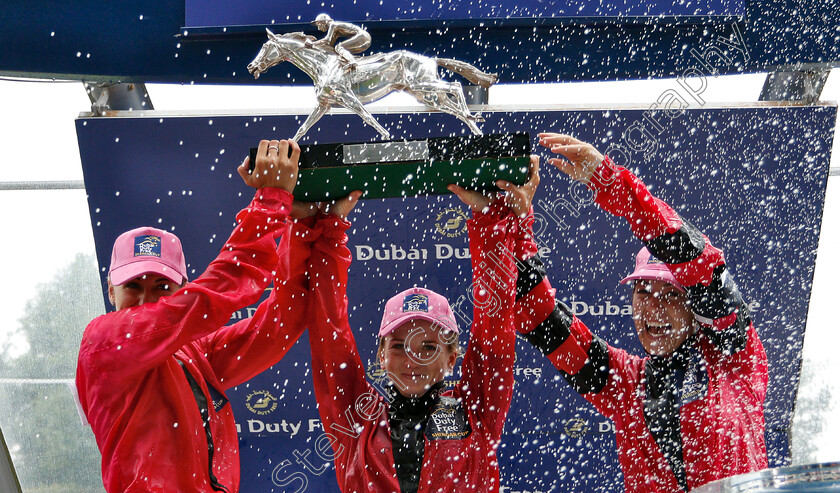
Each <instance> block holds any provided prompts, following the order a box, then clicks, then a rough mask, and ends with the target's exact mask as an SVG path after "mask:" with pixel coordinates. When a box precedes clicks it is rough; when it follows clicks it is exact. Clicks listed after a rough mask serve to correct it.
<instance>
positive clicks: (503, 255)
mask: <svg viewBox="0 0 840 493" xmlns="http://www.w3.org/2000/svg"><path fill="white" fill-rule="evenodd" d="M467 227H468V231H469V237H470V254H471V261H472V269H473V284H472V286H471V290H472V293H471V296H472V300H473V303H474V309H473V323H472V327H471V329H470V340H469V343H468V346H467V352H466V354H465V355H464V360H463V362H462V364H461V385H460V386H459V387H458V389H459V392H460V395H462V396H463V398H464V400H465V401H466V403H467V408H468V409H473V410H475V412H476V413H477V414H478V416H479V418H480V420H481V422H482V423H483V424H484V425H485V426H487V432H488V434H489V435H490V437H491V438H493V439H498V438H499V437H500V436H501V434H502V429H503V427H504V422H505V418H506V417H507V412H508V409H509V408H510V401H511V398H512V395H513V381H514V378H513V367H514V364H515V360H516V357H515V354H514V351H515V344H516V336H515V332H514V330H513V323H512V321H511V315H512V307H513V301H514V292H515V284H516V267H515V266H514V253H513V250H514V237H515V228H516V227H517V219H516V217H515V216H514V215H513V214H512V213H511V212H510V210H509V209H508V208H507V207H505V206H504V205H503V203H502V202H500V201H497V202H495V203H494V204H493V205H492V207H491V209H490V211H489V212H488V213H486V214H482V213H476V214H475V217H474V218H473V219H471V220H470V221H469V222H468V223H467Z"/></svg>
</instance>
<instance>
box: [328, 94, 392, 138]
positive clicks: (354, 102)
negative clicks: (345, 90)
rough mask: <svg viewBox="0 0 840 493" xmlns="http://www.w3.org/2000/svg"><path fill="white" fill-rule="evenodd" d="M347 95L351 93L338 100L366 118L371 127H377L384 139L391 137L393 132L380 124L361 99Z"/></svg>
mask: <svg viewBox="0 0 840 493" xmlns="http://www.w3.org/2000/svg"><path fill="white" fill-rule="evenodd" d="M347 96H349V94H347V95H345V97H343V98H341V99H338V100H337V101H336V102H337V103H338V104H340V105H341V106H344V107H345V108H347V109H348V110H350V111H352V112H354V113H356V114H357V115H359V116H360V117H362V120H364V121H365V123H367V124H368V125H370V126H371V127H373V128H375V129H376V131H377V132H379V135H380V136H382V138H383V139H385V140H388V139H390V138H391V134H390V133H389V132H388V131H387V130H385V127H383V126H382V125H380V124H379V122H378V121H376V118H374V117H373V115H371V114H370V112H369V111H368V110H367V108H365V105H363V104H362V102H361V101H359V100H358V99H356V98H355V97H347Z"/></svg>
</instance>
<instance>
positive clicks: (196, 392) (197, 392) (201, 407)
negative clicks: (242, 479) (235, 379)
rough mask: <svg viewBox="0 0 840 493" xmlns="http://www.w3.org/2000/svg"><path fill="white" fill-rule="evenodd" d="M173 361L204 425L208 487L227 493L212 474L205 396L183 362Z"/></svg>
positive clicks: (211, 451) (211, 442) (211, 448)
mask: <svg viewBox="0 0 840 493" xmlns="http://www.w3.org/2000/svg"><path fill="white" fill-rule="evenodd" d="M175 361H177V362H178V364H179V365H181V368H182V369H183V370H184V374H185V375H186V376H187V381H188V382H189V383H190V388H191V389H192V391H193V396H195V402H196V404H198V411H199V412H200V413H201V423H202V424H203V425H204V434H205V435H206V436H207V455H208V459H209V461H208V463H209V464H210V470H209V471H208V473H209V474H210V486H211V487H212V488H213V490H214V491H224V492H225V493H229V491H228V489H227V488H225V487H224V486H222V485H221V484H220V483H219V480H218V479H216V476H215V475H214V474H213V433H212V432H211V431H210V409H209V408H208V407H207V396H205V395H204V392H203V391H202V390H201V386H200V385H199V384H198V382H197V381H196V380H195V377H193V376H192V373H190V372H189V370H187V367H186V366H185V365H184V362H183V361H181V360H179V359H178V358H175Z"/></svg>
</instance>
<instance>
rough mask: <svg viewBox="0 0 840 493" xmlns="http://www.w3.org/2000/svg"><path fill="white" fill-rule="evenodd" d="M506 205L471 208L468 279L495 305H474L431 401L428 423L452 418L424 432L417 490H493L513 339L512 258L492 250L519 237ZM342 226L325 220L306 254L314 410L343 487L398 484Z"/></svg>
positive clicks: (383, 492) (387, 488) (377, 488)
mask: <svg viewBox="0 0 840 493" xmlns="http://www.w3.org/2000/svg"><path fill="white" fill-rule="evenodd" d="M505 211H506V209H502V208H501V207H500V206H499V205H496V206H495V208H494V209H493V211H492V212H490V213H488V214H486V215H483V214H476V218H475V219H473V220H471V221H470V222H469V225H468V227H469V234H470V248H471V254H472V265H473V279H474V280H475V281H476V282H477V284H476V285H480V286H486V287H488V288H489V289H491V290H492V292H493V293H494V294H496V295H497V296H498V299H499V300H500V305H497V306H496V307H497V308H499V310H500V311H494V310H491V309H489V308H488V309H484V310H482V309H480V308H476V309H475V310H474V321H473V325H472V330H471V335H470V343H469V348H468V350H467V353H466V355H465V356H464V360H463V363H462V366H461V374H462V379H461V380H460V382H459V383H458V384H457V385H455V387H454V389H453V390H451V391H446V392H444V393H443V396H445V397H447V398H448V399H444V401H445V402H446V403H447V404H446V405H445V406H439V407H437V408H435V410H434V411H433V413H432V415H431V417H430V421H429V423H430V424H431V423H432V422H433V421H434V420H435V415H436V414H437V413H441V416H443V415H445V417H446V418H448V419H446V420H441V421H446V422H447V423H454V425H453V428H446V429H444V428H439V429H438V432H439V433H432V432H430V428H429V426H430V425H427V428H426V434H425V443H424V455H423V464H422V469H421V474H420V484H419V489H418V492H419V493H426V492H432V491H435V492H447V493H451V492H453V491H479V492H492V491H498V489H499V466H498V462H497V459H496V448H497V447H498V445H499V440H500V438H501V434H502V428H503V426H504V420H505V417H506V415H507V411H508V409H509V407H510V400H511V396H512V388H513V381H514V378H513V365H514V344H515V335H514V331H513V327H512V325H511V321H510V320H511V319H510V309H511V307H512V305H513V283H514V279H515V268H514V266H513V260H512V257H505V256H501V257H500V256H499V255H498V252H500V251H501V249H502V247H504V248H506V249H507V251H510V249H511V248H512V241H513V237H514V236H515V232H514V231H513V228H514V227H515V225H516V222H515V221H513V220H512V216H510V215H506V213H505ZM322 223H324V221H321V222H320V223H319V225H320V224H322ZM347 226H348V225H347V224H344V225H338V224H334V225H331V226H329V227H326V225H324V227H323V229H322V232H321V233H320V235H321V236H325V237H327V238H329V239H330V240H331V241H330V242H321V243H316V244H315V247H314V248H313V254H312V264H311V270H310V272H311V277H310V298H311V302H310V306H311V307H312V309H313V310H314V311H313V317H312V319H311V323H310V328H309V330H310V335H309V337H310V345H311V347H312V368H313V379H314V384H315V393H316V397H317V399H318V410H319V412H320V415H321V421H322V422H323V425H324V430H325V436H326V437H327V440H328V443H330V444H331V445H332V449H333V454H332V455H333V457H334V461H335V466H336V476H337V478H338V484H339V487H340V488H341V490H342V491H344V492H346V493H350V492H374V493H387V492H399V491H400V489H399V484H398V481H397V474H396V468H395V465H394V456H393V452H392V446H391V436H390V430H389V427H390V425H389V419H388V402H387V400H386V399H385V398H384V397H383V396H382V395H381V394H380V393H378V392H376V390H374V388H373V386H372V385H371V384H369V383H368V382H367V381H366V380H365V369H364V366H363V365H362V361H361V359H360V357H359V354H358V352H357V350H356V343H355V340H354V338H353V333H352V331H351V329H350V326H349V325H348V319H347V297H346V289H347V269H348V267H349V265H350V258H351V257H350V251H349V250H348V248H347V247H346V246H345V243H346V241H347V237H346V235H345V234H344V229H346V227H347ZM318 227H319V226H317V225H316V228H318ZM330 243H331V244H330ZM485 305H486V306H487V307H490V306H491V305H496V304H495V302H494V303H492V304H491V303H486V304H485ZM435 422H436V423H437V422H438V421H435Z"/></svg>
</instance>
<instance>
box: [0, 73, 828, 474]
mask: <svg viewBox="0 0 840 493" xmlns="http://www.w3.org/2000/svg"><path fill="white" fill-rule="evenodd" d="M764 77H765V76H764V74H754V75H744V76H721V77H717V78H715V79H711V80H710V81H709V84H708V87H707V90H706V92H705V93H704V96H705V97H706V100H707V101H708V102H709V105H714V104H715V103H738V102H741V103H743V102H755V101H757V99H758V95H759V93H760V90H761V87H762V84H763V82H764ZM675 84H676V82H675V81H674V80H673V79H663V80H657V81H640V82H599V83H573V84H563V85H556V84H555V85H551V84H538V85H529V86H528V87H527V88H525V87H522V86H518V85H508V86H494V87H493V88H491V90H490V104H491V105H508V104H514V105H521V106H529V105H538V104H544V102H545V101H551V102H552V104H569V105H589V106H592V107H603V106H604V105H614V104H645V105H649V104H650V103H651V102H653V101H655V100H656V97H657V96H658V95H659V94H661V93H662V92H663V91H664V90H666V89H668V88H672V87H674V85H675ZM149 92H150V95H151V99H152V103H153V104H154V106H155V109H156V110H163V111H183V112H208V113H212V112H214V111H230V110H242V113H247V112H248V111H249V110H251V111H254V110H259V111H264V110H274V109H276V110H277V111H292V110H291V108H297V109H299V110H300V112H301V113H304V114H308V113H309V111H310V110H311V108H312V107H313V106H314V104H315V99H314V94H313V91H312V88H311V86H306V87H299V88H264V87H249V88H247V90H243V88H242V87H224V86H222V87H220V86H190V85H187V86H177V85H150V86H149ZM821 99H822V100H823V101H838V100H840V69H835V70H833V71H832V74H831V76H830V77H829V80H828V83H827V85H826V87H825V88H824V90H823V93H822V98H821ZM415 104H416V103H414V101H413V99H411V98H410V97H407V96H403V97H400V96H396V97H389V98H388V99H386V100H384V101H380V102H377V103H374V104H373V106H374V107H381V106H387V105H396V106H410V105H415ZM0 108H3V111H2V114H0V136H2V137H0V143H2V145H0V182H15V181H31V180H79V181H81V180H82V170H81V163H80V159H79V151H78V145H77V142H76V133H75V126H74V120H75V118H76V117H77V116H78V115H79V113H80V112H84V111H89V109H90V101H89V100H88V97H87V95H86V93H85V91H84V88H83V86H82V84H81V83H80V82H29V81H10V80H7V79H0ZM328 117H329V116H327V117H325V118H328ZM832 167H834V168H838V169H840V145H838V143H837V141H836V139H835V143H834V148H833V151H832ZM0 210H2V211H3V223H4V227H5V230H6V232H7V234H6V237H5V241H2V242H0V259H2V265H3V268H2V272H3V274H4V278H5V281H6V282H4V283H3V288H2V290H0V313H2V315H3V318H2V324H0V340H2V338H3V337H4V334H6V333H8V332H10V331H13V330H14V329H15V328H16V327H18V319H19V318H20V316H21V315H22V314H23V313H24V308H25V305H26V302H27V300H30V299H32V298H33V296H34V295H35V293H37V290H38V285H39V284H41V283H45V282H48V281H49V280H50V279H51V278H52V277H53V276H54V275H55V273H56V271H58V270H59V269H61V268H63V267H65V266H66V265H68V264H69V263H70V262H71V261H72V259H73V257H74V256H75V255H76V254H77V253H78V252H92V251H93V250H94V247H93V237H92V232H91V231H92V230H91V225H90V221H89V216H88V210H87V203H86V198H85V193H84V191H83V190H67V191H35V192H33V191H7V190H0ZM33 238H34V240H35V241H32V239H33ZM837 251H840V176H838V177H832V178H830V179H829V182H828V190H827V195H826V202H825V211H824V215H823V224H822V230H821V236H820V246H819V250H818V253H817V267H816V273H815V276H814V286H813V291H812V296H811V306H810V310H809V315H808V323H807V326H806V336H805V349H804V357H805V359H807V360H809V361H811V362H812V364H813V365H814V368H815V369H816V370H817V381H816V384H817V385H828V386H830V387H831V389H832V392H833V394H834V399H833V404H828V405H829V406H833V409H831V413H832V414H831V416H832V417H831V418H830V419H829V420H828V424H829V429H828V430H826V432H825V433H824V436H823V437H822V439H821V441H820V442H819V446H820V453H819V456H818V459H819V460H820V461H821V462H823V461H840V441H837V440H832V439H831V437H837V436H840V384H838V383H835V380H838V381H840V379H837V378H833V377H835V376H836V375H838V374H840V362H838V361H837V359H836V356H835V353H836V348H837V346H838V344H840V335H838V330H837V322H836V318H837V315H836V313H835V312H834V310H833V308H834V305H835V303H836V301H835V298H836V292H837V290H836V287H835V285H834V283H833V281H834V280H835V279H837V278H840V260H838V255H836V253H835V252H837ZM803 392H808V389H803Z"/></svg>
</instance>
